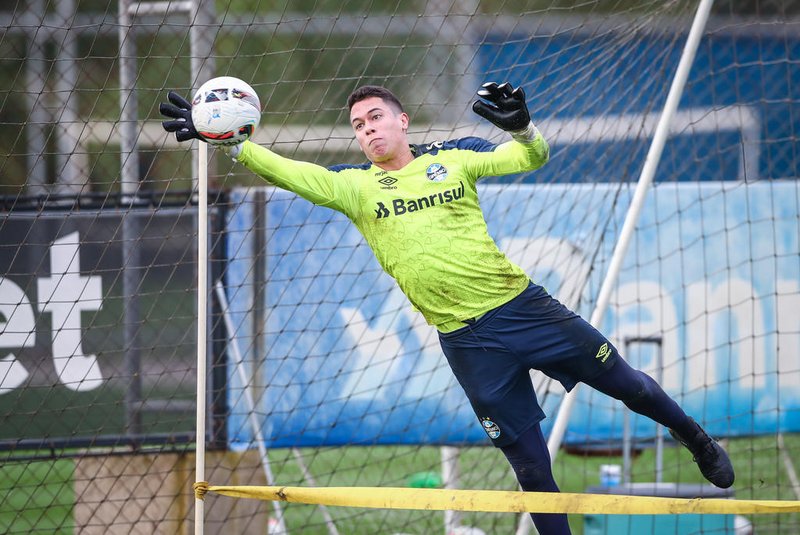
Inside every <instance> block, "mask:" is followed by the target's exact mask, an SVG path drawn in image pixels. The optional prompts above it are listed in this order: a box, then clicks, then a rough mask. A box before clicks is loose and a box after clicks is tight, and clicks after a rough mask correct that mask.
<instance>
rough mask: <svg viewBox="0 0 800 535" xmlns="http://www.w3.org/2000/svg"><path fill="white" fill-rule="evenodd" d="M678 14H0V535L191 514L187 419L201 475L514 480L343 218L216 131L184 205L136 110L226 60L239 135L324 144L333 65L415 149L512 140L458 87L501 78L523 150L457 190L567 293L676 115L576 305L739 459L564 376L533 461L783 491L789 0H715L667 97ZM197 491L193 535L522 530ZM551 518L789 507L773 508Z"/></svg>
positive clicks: (346, 152) (177, 173)
mask: <svg viewBox="0 0 800 535" xmlns="http://www.w3.org/2000/svg"><path fill="white" fill-rule="evenodd" d="M697 10H698V2H693V1H683V0H676V1H671V2H660V1H659V2H656V1H647V2H641V1H626V0H616V1H613V2H612V1H605V0H587V1H586V2H580V3H576V2H563V1H560V0H530V1H524V2H504V1H477V0H469V1H462V2H446V1H440V0H437V1H433V2H419V1H414V2H399V1H396V0H385V1H345V2H341V1H339V2H334V1H328V0H317V1H313V2H311V1H301V2H258V1H248V2H245V1H237V0H226V1H219V2H179V1H169V2H140V3H136V2H130V1H127V0H120V1H118V2H110V1H104V0H96V1H92V2H77V1H74V0H68V1H60V2H52V3H50V2H45V1H44V0H31V1H29V2H21V3H12V5H9V6H3V7H0V18H2V19H3V22H4V24H3V30H2V31H1V32H0V72H1V73H2V76H0V124H2V126H3V128H4V131H5V132H6V133H7V135H5V136H2V137H0V146H2V150H0V154H1V155H2V156H0V195H1V197H0V205H1V206H2V213H1V214H0V251H1V252H0V351H2V352H0V459H2V461H1V462H0V531H2V532H4V533H31V532H42V533H44V532H64V533H66V532H75V533H95V532H97V533H100V532H111V533H190V532H191V531H192V530H193V529H194V519H193V515H192V507H193V504H194V494H193V492H192V483H194V482H195V475H194V462H195V459H194V454H195V451H196V437H195V419H196V414H198V413H199V414H200V415H201V418H203V419H204V421H205V422H206V425H205V427H206V431H207V432H206V434H205V437H204V438H203V440H204V444H205V445H206V451H205V452H204V459H203V460H202V462H203V463H204V465H205V467H206V470H205V472H206V473H205V477H206V479H207V480H208V481H209V482H210V483H212V484H214V485H273V484H274V485H288V486H319V487H347V486H360V487H412V488H424V487H446V488H460V489H498V490H515V489H516V488H517V487H516V481H515V479H514V477H513V474H512V473H511V470H510V468H509V466H508V465H507V463H506V461H505V460H504V458H503V456H502V455H501V454H500V452H499V451H497V450H495V449H494V448H493V447H492V446H491V444H490V441H489V439H488V437H487V436H486V432H485V431H484V430H483V428H482V427H481V425H480V422H479V421H478V420H477V418H476V417H475V416H474V414H473V413H472V411H471V409H470V407H469V404H468V402H467V400H466V397H465V395H464V393H463V391H462V389H461V387H460V386H459V385H458V383H457V382H456V381H455V379H454V377H453V375H452V372H451V371H450V369H449V367H448V365H447V362H446V360H445V359H444V356H443V355H442V353H441V350H440V348H439V345H438V338H437V335H436V331H435V329H434V328H433V327H431V326H429V325H427V324H426V323H425V321H424V319H423V318H422V317H421V315H420V314H419V313H418V312H416V311H415V310H414V309H413V308H412V306H411V305H410V303H409V302H408V301H407V299H406V298H405V296H404V295H403V294H402V293H401V292H400V290H399V289H398V287H397V285H396V283H395V282H394V281H393V280H392V279H391V278H390V277H389V276H388V275H386V274H385V273H384V272H383V271H382V270H381V268H380V266H379V265H378V263H377V261H376V259H375V258H374V256H373V254H372V252H371V251H370V249H369V247H368V246H367V245H366V243H365V242H364V241H363V239H362V237H361V236H360V234H359V233H358V231H357V230H356V229H355V227H353V225H352V224H351V223H350V222H349V220H347V218H346V217H344V216H343V215H341V214H339V213H337V212H335V211H332V210H330V209H327V208H324V207H319V206H314V205H312V204H311V203H309V202H307V201H305V200H303V199H301V198H299V197H297V196H296V195H294V194H292V193H289V192H286V191H282V190H280V189H277V188H274V187H271V186H269V185H267V184H265V183H264V182H262V181H260V180H259V179H258V178H257V177H255V176H254V175H253V174H252V173H250V172H249V171H247V170H246V169H245V168H244V167H243V166H240V165H238V164H234V163H232V162H231V161H230V160H229V159H228V158H227V157H225V156H224V155H222V154H221V153H217V154H214V152H213V150H212V151H210V153H211V155H210V158H209V160H208V170H209V178H208V181H209V185H208V190H209V205H208V208H207V210H208V215H209V217H208V225H207V228H204V229H202V232H199V229H198V221H199V220H201V219H202V218H201V217H200V212H201V211H203V210H206V207H204V206H199V205H198V167H199V166H198V155H197V152H198V151H197V148H196V143H181V144H179V143H177V142H176V141H175V139H174V136H171V135H167V134H166V132H164V131H163V129H162V128H161V125H160V124H159V123H160V120H161V118H160V116H159V113H158V105H159V103H160V102H163V101H165V100H166V94H167V92H168V91H169V90H175V91H177V92H178V93H181V94H183V95H184V96H187V97H188V96H189V95H191V94H192V92H193V90H195V89H196V88H197V87H199V86H200V85H201V84H202V83H203V82H204V81H206V80H207V79H209V78H211V77H213V76H221V75H229V76H235V77H238V78H241V79H243V80H245V81H246V82H248V83H249V84H250V85H252V86H253V88H255V90H256V92H257V93H258V94H259V97H260V100H261V102H262V105H263V108H264V110H263V114H262V120H261V124H260V125H259V127H258V128H257V130H256V134H255V138H254V140H255V142H257V143H259V144H262V145H264V146H267V147H269V148H270V149H272V150H273V151H275V152H277V153H279V154H281V155H283V156H287V157H291V158H295V159H299V160H304V161H310V162H314V163H317V164H321V165H326V166H327V165H333V164H337V163H362V162H363V161H364V156H363V154H362V153H361V152H360V151H359V149H358V145H357V143H356V142H355V141H354V139H353V132H352V129H351V127H350V126H349V124H348V123H349V118H348V112H347V108H346V105H345V100H346V98H347V95H348V94H349V93H350V92H351V91H352V90H353V89H355V88H356V87H358V86H360V85H364V84H378V85H384V86H386V87H388V88H389V89H391V90H392V91H394V92H395V93H396V94H397V95H398V96H399V97H400V99H401V100H402V101H403V103H404V106H405V108H406V111H407V112H408V114H409V115H410V117H411V126H410V128H409V133H410V136H411V140H412V142H414V143H426V144H427V143H433V142H436V141H443V140H447V139H454V138H459V137H465V136H478V137H482V138H485V139H488V140H490V141H492V142H496V143H499V142H502V141H505V140H506V139H507V134H505V133H504V132H502V131H500V130H499V129H497V128H495V127H493V126H492V125H490V124H489V123H487V122H486V121H484V120H481V119H480V118H479V117H478V116H476V115H475V114H473V113H472V111H471V105H470V104H471V101H472V99H474V97H475V91H476V90H477V89H478V88H479V87H480V86H481V84H482V83H484V82H488V81H496V82H504V81H509V82H511V83H512V84H513V85H515V86H522V87H523V88H524V90H525V92H526V95H527V102H528V106H529V108H530V110H531V115H532V117H533V120H534V121H535V122H536V124H537V126H538V127H539V129H540V130H541V132H542V133H543V134H544V136H545V137H546V139H547V140H548V142H549V144H550V147H551V156H550V161H549V162H548V163H547V164H546V165H545V166H544V167H543V168H542V169H540V170H537V171H535V172H533V173H526V174H522V175H515V176H510V177H500V178H495V177H490V178H487V179H485V180H483V181H481V182H480V184H479V195H480V200H481V206H482V208H483V211H484V213H485V217H486V221H487V224H488V227H489V231H490V234H491V235H492V237H493V238H494V239H495V241H496V242H497V243H498V245H499V247H500V248H501V250H503V251H504V252H505V253H506V254H507V255H508V256H509V258H510V259H511V260H513V261H514V262H516V263H517V264H518V265H520V266H521V267H522V268H523V269H524V270H525V271H526V272H527V273H528V274H529V275H530V276H531V277H532V279H533V280H534V281H535V282H537V283H539V284H541V285H543V286H545V287H546V288H547V289H548V291H550V292H551V293H552V294H553V295H554V296H556V297H557V298H558V299H559V300H560V301H562V302H564V303H565V304H567V305H568V306H570V307H571V308H572V309H574V310H575V311H576V312H578V313H580V314H581V315H582V316H583V317H585V318H586V319H589V318H590V317H591V316H592V313H593V311H594V310H595V307H596V305H597V299H598V293H599V291H600V288H601V287H602V286H603V284H604V281H605V280H606V277H607V275H608V273H609V271H610V269H611V268H612V257H613V255H614V250H615V247H616V245H617V243H618V241H619V239H620V235H621V232H622V228H623V225H624V222H625V219H626V214H628V213H629V210H630V209H631V206H632V203H633V202H634V192H635V188H636V185H637V182H638V181H639V180H640V178H641V175H642V169H643V167H644V164H645V160H646V158H647V155H648V154H649V151H650V148H651V146H652V144H653V142H654V134H655V132H656V129H657V125H658V124H659V121H669V122H668V123H664V124H668V130H667V136H666V143H665V145H664V148H663V152H662V153H661V154H660V158H659V160H658V162H657V165H656V173H655V175H654V177H653V183H652V185H651V186H650V187H649V188H648V189H647V193H646V195H645V197H644V201H643V204H642V205H641V211H640V214H639V217H638V220H637V221H636V225H635V232H634V233H633V235H632V237H631V241H630V243H629V246H628V248H627V252H626V254H625V256H624V258H623V260H622V264H621V269H620V270H619V273H618V275H617V276H616V277H615V278H614V280H613V281H612V282H613V291H612V293H611V298H610V301H609V305H608V307H607V309H606V310H605V312H604V313H603V314H602V318H601V320H600V321H599V322H598V324H599V325H598V326H599V328H600V329H601V331H602V332H603V333H605V334H606V335H607V336H608V337H609V339H610V340H611V341H612V342H613V343H614V345H615V346H616V347H617V348H618V349H619V350H620V351H621V352H622V353H623V355H624V356H625V357H626V359H627V360H628V361H629V362H630V363H631V364H632V365H634V366H635V367H637V368H640V369H642V370H644V371H646V372H648V373H649V374H650V375H651V376H653V377H654V378H656V379H657V380H658V382H659V383H660V384H661V385H662V386H663V387H664V388H665V390H666V391H667V392H668V393H669V394H670V395H671V396H672V397H674V398H675V399H676V400H677V401H678V402H679V403H680V404H681V406H682V407H683V408H684V409H685V410H686V411H687V413H689V414H691V415H692V416H693V417H694V418H695V419H696V420H698V421H699V422H701V423H702V424H703V425H704V426H705V428H706V429H707V430H708V431H709V433H710V434H712V435H714V436H715V437H718V438H720V439H722V440H724V441H725V444H726V448H727V450H728V451H729V452H730V454H731V457H732V460H733V463H734V465H735V467H736V473H737V479H736V484H735V486H734V487H733V489H731V490H730V491H727V492H724V493H722V492H721V491H720V492H718V490H715V489H713V488H709V487H708V486H707V485H706V482H705V480H703V479H702V476H701V475H700V474H699V471H698V470H697V467H696V466H695V464H694V463H693V462H692V460H691V455H690V454H689V453H688V452H687V451H686V450H684V449H683V448H680V447H675V442H674V441H672V440H671V439H670V438H669V437H668V436H666V437H665V436H664V435H665V433H664V430H663V429H658V428H657V426H656V424H654V423H653V422H652V421H650V420H648V419H646V418H643V417H637V416H636V415H634V414H631V413H628V412H627V411H625V410H624V406H623V405H621V404H620V403H618V402H616V401H614V400H611V399H609V398H606V397H604V396H602V395H600V394H598V393H596V392H593V391H591V390H590V389H588V388H583V389H581V390H580V391H579V392H578V395H577V398H576V400H575V404H574V406H573V409H572V411H571V412H570V413H569V414H568V417H567V418H566V422H565V423H566V431H565V433H564V435H563V440H562V441H561V442H560V443H559V445H560V447H559V453H558V455H557V456H556V458H555V459H554V466H555V474H556V480H557V482H558V483H559V486H560V488H561V489H562V491H566V492H588V493H620V494H626V493H640V494H646V495H651V496H653V495H654V496H672V497H675V496H677V497H680V496H683V495H684V494H685V493H689V495H687V496H686V497H694V496H695V495H697V494H698V493H700V494H703V495H707V496H712V495H713V496H722V497H735V498H742V499H758V500H764V499H769V500H798V499H800V482H798V479H797V475H796V464H797V463H798V461H800V434H798V433H800V358H799V357H798V355H800V312H798V311H800V243H799V242H800V238H799V236H800V188H798V182H797V177H798V171H800V169H798V167H800V163H798V154H797V147H798V140H797V137H796V132H797V131H798V130H800V113H798V98H800V93H798V89H797V88H798V87H800V71H798V70H797V69H796V60H797V55H798V50H800V38H798V33H797V24H798V19H797V17H798V15H800V3H798V2H796V1H795V0H757V1H755V2H744V1H741V2H739V1H736V0H727V1H722V2H717V3H716V4H715V5H714V6H713V7H712V9H711V16H710V18H709V19H708V21H707V23H705V25H704V26H703V28H702V37H701V39H700V42H699V46H697V48H696V50H694V51H693V52H694V60H693V62H692V63H691V69H690V71H689V76H688V80H687V81H686V84H685V86H683V87H682V89H681V93H680V95H679V96H680V99H679V105H678V107H677V111H676V112H675V113H674V115H672V116H669V117H665V116H664V115H663V114H662V111H663V110H664V108H665V102H666V100H667V94H668V92H669V90H670V87H671V85H672V82H673V79H674V77H675V73H676V70H677V66H678V64H679V62H680V61H681V57H682V55H683V54H684V52H685V47H686V43H687V36H688V34H689V30H690V27H691V26H692V23H693V20H694V17H695V14H696V12H697ZM387 187H391V185H390V184H388V185H387ZM199 239H206V242H207V244H208V252H209V253H208V258H205V259H203V260H202V262H203V265H204V266H205V267H207V268H208V272H209V281H208V285H207V287H205V288H202V289H201V292H202V293H203V294H204V295H205V296H207V298H208V309H207V311H204V310H202V309H201V310H198V305H197V288H198V285H197V283H196V281H197V274H198V271H200V270H199V267H200V265H199V264H198V260H197V251H198V240H199ZM419 246H420V247H421V248H422V249H424V248H425V247H426V243H425V237H424V236H420V241H419ZM198 318H199V321H202V322H205V325H206V326H207V333H208V339H207V340H205V341H203V340H201V341H200V342H201V343H200V344H199V345H200V348H201V350H200V351H198V350H197V348H198V341H197V337H196V334H195V333H196V332H197V330H196V326H197V321H198ZM198 354H201V360H202V366H200V367H199V369H200V370H201V372H202V373H204V374H205V378H206V384H207V387H208V388H207V391H206V392H205V393H204V395H203V396H202V397H203V398H204V399H205V403H202V404H200V406H198V405H197V404H196V403H195V387H196V384H197V378H198V377H197V370H198V364H197V355H198ZM531 381H533V383H534V385H535V389H536V393H537V396H538V400H539V402H540V404H541V405H542V407H543V408H544V410H545V412H546V414H547V416H548V417H547V419H545V420H544V421H543V424H542V425H543V430H544V432H545V434H546V435H549V434H550V433H551V431H552V430H553V426H554V423H555V422H556V421H557V414H558V412H559V407H560V406H561V404H562V401H563V399H564V391H563V388H562V387H561V386H560V384H559V383H558V382H555V381H551V380H549V379H548V378H547V377H545V376H543V375H541V374H540V373H538V372H532V373H531ZM616 474H619V476H618V481H616V480H615V478H617V476H616ZM610 484H611V485H610ZM676 484H680V485H677V486H676ZM681 487H682V488H683V489H684V491H681V490H680V489H681ZM686 489H688V490H686ZM376 492H379V491H377V490H376ZM681 492H684V494H681ZM204 516H205V520H204V524H205V529H206V530H208V531H210V532H223V531H225V532H231V531H232V530H234V531H237V532H241V533H264V532H265V531H267V530H270V531H269V532H271V533H331V534H332V533H378V532H380V533H435V532H444V533H448V534H450V533H453V534H456V533H463V534H466V533H472V534H479V533H481V532H485V533H501V532H513V530H517V529H519V530H520V532H524V531H526V530H527V529H529V528H528V527H527V526H526V523H525V522H524V519H523V520H522V521H521V519H520V517H519V516H517V515H512V514H499V513H463V514H456V513H454V512H445V513H442V512H437V511H424V512H423V511H405V510H391V511H390V510H380V509H377V510H372V509H364V508H357V507H326V506H312V505H303V504H284V503H273V502H261V501H252V500H235V499H232V498H228V497H221V496H213V495H209V496H208V497H207V498H206V500H205V512H204ZM688 517H692V515H688ZM640 521H645V522H649V524H646V525H645V524H640V523H638V522H640ZM670 522H671V524H670ZM687 522H696V525H695V524H688V523H687ZM570 523H571V525H572V527H573V529H574V530H575V531H576V532H578V533H580V532H583V533H592V532H594V533H612V532H613V533H626V532H630V533H642V532H652V531H656V530H657V529H661V528H663V526H665V525H667V526H671V528H670V529H672V530H673V532H675V531H676V530H677V531H681V530H683V531H686V530H688V529H693V530H695V531H698V532H700V531H702V530H707V531H709V532H710V531H711V530H719V529H733V527H734V525H735V526H736V527H743V526H750V527H752V528H753V529H754V531H755V532H758V533H761V532H770V533H771V532H775V533H783V532H791V531H793V530H796V529H798V527H799V524H800V519H798V517H797V515H796V514H785V515H704V516H702V517H698V518H696V519H693V518H681V519H679V518H677V517H672V518H668V517H661V516H659V517H656V516H646V517H645V520H641V519H639V518H636V519H634V518H633V517H627V516H625V515H617V516H608V517H605V516H602V515H572V516H571V517H570ZM592 530H594V531H592ZM598 530H599V531H598Z"/></svg>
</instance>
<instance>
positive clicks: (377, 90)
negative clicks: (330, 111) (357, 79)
mask: <svg viewBox="0 0 800 535" xmlns="http://www.w3.org/2000/svg"><path fill="white" fill-rule="evenodd" d="M372 97H378V98H380V99H382V100H383V101H384V102H386V103H387V104H389V105H390V106H391V107H392V108H394V109H395V111H397V112H400V113H404V110H403V104H402V103H401V102H400V99H399V98H397V96H395V94H394V93H392V92H391V91H389V90H388V89H386V88H385V87H382V86H379V85H362V86H361V87H359V88H358V89H356V90H355V91H353V92H352V93H350V96H349V97H347V109H348V110H352V109H353V106H355V105H356V103H357V102H361V101H362V100H366V99H368V98H372Z"/></svg>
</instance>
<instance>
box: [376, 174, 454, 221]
mask: <svg viewBox="0 0 800 535" xmlns="http://www.w3.org/2000/svg"><path fill="white" fill-rule="evenodd" d="M463 198H464V183H463V182H459V183H458V187H456V188H453V189H449V190H445V191H440V192H438V193H432V194H430V195H428V196H427V197H420V198H419V199H408V200H406V199H392V210H391V211H389V209H388V208H387V207H386V205H385V204H383V203H382V202H380V201H379V202H378V209H377V210H375V215H376V216H377V219H381V218H384V217H389V216H390V215H391V214H392V213H394V215H403V214H406V213H411V212H418V211H420V210H424V209H426V208H431V207H433V206H438V205H440V204H446V203H450V202H453V201H457V200H459V199H463Z"/></svg>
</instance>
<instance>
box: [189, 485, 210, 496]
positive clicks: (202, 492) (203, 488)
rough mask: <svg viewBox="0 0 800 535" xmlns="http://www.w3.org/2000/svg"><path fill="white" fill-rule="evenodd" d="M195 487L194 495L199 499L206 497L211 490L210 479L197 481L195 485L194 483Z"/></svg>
mask: <svg viewBox="0 0 800 535" xmlns="http://www.w3.org/2000/svg"><path fill="white" fill-rule="evenodd" d="M192 488H193V489H194V497H195V499H197V500H203V499H205V497H206V493H207V492H208V490H209V485H208V481H197V482H195V484H194V485H192Z"/></svg>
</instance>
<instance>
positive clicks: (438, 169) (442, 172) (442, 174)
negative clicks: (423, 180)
mask: <svg viewBox="0 0 800 535" xmlns="http://www.w3.org/2000/svg"><path fill="white" fill-rule="evenodd" d="M425 174H426V175H427V177H428V180H430V181H431V182H441V181H443V180H444V179H446V178H447V168H446V167H445V166H443V165H442V164H440V163H432V164H430V165H429V166H428V168H427V169H426V170H425Z"/></svg>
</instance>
